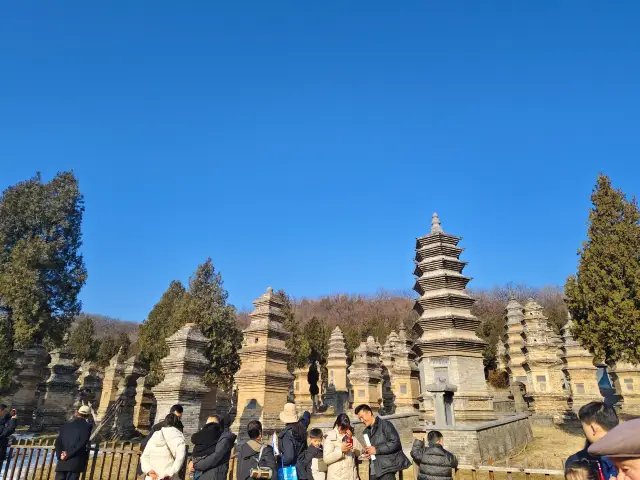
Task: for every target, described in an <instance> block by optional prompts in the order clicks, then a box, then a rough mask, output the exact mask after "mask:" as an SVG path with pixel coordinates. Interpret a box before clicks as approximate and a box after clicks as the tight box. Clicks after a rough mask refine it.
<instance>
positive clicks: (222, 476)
mask: <svg viewBox="0 0 640 480" xmlns="http://www.w3.org/2000/svg"><path fill="white" fill-rule="evenodd" d="M235 443H236V435H235V434H234V433H231V432H230V431H229V430H225V431H224V432H222V435H220V440H218V443H216V449H215V451H214V452H213V453H212V454H211V455H207V456H206V457H200V458H194V459H193V467H194V468H195V469H196V470H197V471H199V472H202V474H201V475H200V480H226V478H227V473H228V472H229V459H230V458H231V451H232V450H233V445H234V444H235Z"/></svg>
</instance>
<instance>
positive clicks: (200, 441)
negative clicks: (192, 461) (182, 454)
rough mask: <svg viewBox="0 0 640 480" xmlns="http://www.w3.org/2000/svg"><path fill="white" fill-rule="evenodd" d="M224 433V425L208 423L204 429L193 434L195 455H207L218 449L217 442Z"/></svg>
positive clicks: (193, 453) (192, 441)
mask: <svg viewBox="0 0 640 480" xmlns="http://www.w3.org/2000/svg"><path fill="white" fill-rule="evenodd" d="M221 435H222V426H221V425H220V424H219V423H214V422H212V423H207V424H206V425H205V426H204V427H202V429H200V430H198V431H197V432H196V433H194V434H193V435H191V443H193V452H191V455H192V456H193V457H194V458H195V457H206V456H207V455H211V454H212V453H214V452H215V451H216V444H217V443H218V440H220V436H221Z"/></svg>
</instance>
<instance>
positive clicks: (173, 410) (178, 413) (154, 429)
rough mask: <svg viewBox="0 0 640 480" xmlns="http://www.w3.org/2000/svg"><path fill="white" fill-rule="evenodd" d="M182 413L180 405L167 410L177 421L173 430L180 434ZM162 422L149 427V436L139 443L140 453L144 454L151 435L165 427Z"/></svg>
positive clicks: (140, 473) (139, 469)
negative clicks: (178, 431)
mask: <svg viewBox="0 0 640 480" xmlns="http://www.w3.org/2000/svg"><path fill="white" fill-rule="evenodd" d="M183 411H184V409H183V408H182V405H180V404H176V405H172V406H171V408H170V409H169V413H172V414H174V415H175V416H176V417H177V419H178V423H177V424H176V425H175V428H177V429H178V430H180V431H181V432H182V431H183V430H184V426H183V425H182V422H181V421H180V419H181V418H182V412H183ZM164 422H165V421H164V420H162V421H161V422H158V423H156V424H155V425H154V426H153V427H151V431H150V432H149V434H148V435H147V436H146V437H144V438H143V439H142V441H141V442H140V451H141V452H144V449H145V448H147V443H149V440H151V437H152V436H153V434H154V433H156V432H159V431H160V429H161V428H162V427H164V426H165V424H164ZM185 455H186V452H185ZM140 475H142V466H141V464H140V462H138V476H140Z"/></svg>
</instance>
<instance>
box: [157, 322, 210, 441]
mask: <svg viewBox="0 0 640 480" xmlns="http://www.w3.org/2000/svg"><path fill="white" fill-rule="evenodd" d="M207 344H208V340H207V338H206V337H205V336H204V335H202V332H201V331H200V329H199V328H198V326H197V325H196V324H195V323H187V324H186V325H185V326H184V327H182V328H181V329H180V330H178V331H177V332H176V333H174V334H173V335H171V336H170V337H169V338H167V345H168V347H169V355H168V356H166V357H165V358H163V359H162V361H161V362H162V370H163V372H164V380H163V381H162V382H160V383H159V384H158V385H156V386H155V387H154V388H153V394H154V396H155V397H156V406H157V414H156V419H158V420H162V419H164V417H166V416H167V414H168V413H169V409H170V408H171V406H172V405H175V404H177V403H179V404H180V405H182V407H183V408H184V412H183V413H182V418H181V421H182V424H183V425H184V432H183V433H184V436H185V438H190V437H191V435H192V434H193V433H195V432H196V431H197V430H198V428H199V427H200V425H199V423H200V407H201V405H202V399H203V397H204V395H205V394H206V393H207V392H208V391H209V387H207V386H206V385H205V384H204V382H203V381H202V377H203V375H204V373H205V372H206V371H207V368H208V366H209V361H208V360H207V358H206V357H205V355H204V353H205V349H206V347H207Z"/></svg>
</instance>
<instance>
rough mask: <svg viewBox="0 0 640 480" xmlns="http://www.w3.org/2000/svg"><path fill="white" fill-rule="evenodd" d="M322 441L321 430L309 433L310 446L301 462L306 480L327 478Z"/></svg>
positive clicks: (312, 430) (314, 429) (313, 430)
mask: <svg viewBox="0 0 640 480" xmlns="http://www.w3.org/2000/svg"><path fill="white" fill-rule="evenodd" d="M322 439H323V434H322V430H320V429H319V428H313V429H311V431H310V432H309V446H308V447H307V450H306V451H305V452H304V455H303V456H302V459H301V460H300V465H301V466H302V469H303V470H304V479H306V480H325V478H326V476H327V469H326V464H325V463H324V460H323V456H324V455H323V453H322ZM304 479H303V480H304Z"/></svg>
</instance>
